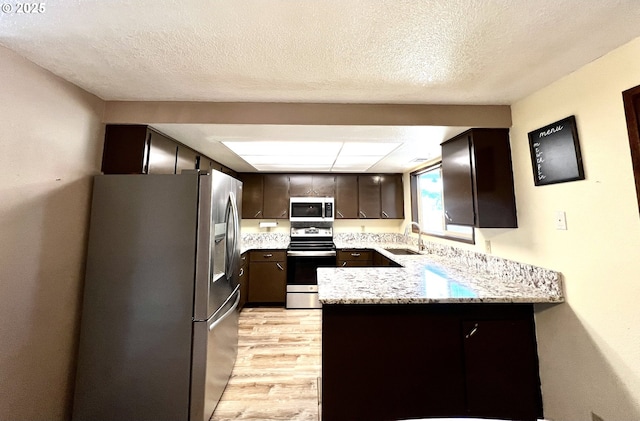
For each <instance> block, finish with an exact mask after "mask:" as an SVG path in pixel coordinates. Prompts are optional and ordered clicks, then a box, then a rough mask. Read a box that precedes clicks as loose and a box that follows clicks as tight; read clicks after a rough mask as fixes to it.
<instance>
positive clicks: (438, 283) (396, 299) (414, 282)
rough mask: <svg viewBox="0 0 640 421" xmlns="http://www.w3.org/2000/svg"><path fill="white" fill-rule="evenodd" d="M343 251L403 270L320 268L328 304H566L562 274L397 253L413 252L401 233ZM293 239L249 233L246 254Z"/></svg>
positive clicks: (471, 258) (359, 241) (361, 239)
mask: <svg viewBox="0 0 640 421" xmlns="http://www.w3.org/2000/svg"><path fill="white" fill-rule="evenodd" d="M334 242H335V244H336V247H337V248H338V249H346V248H367V249H373V250H376V251H378V252H379V253H381V254H382V255H384V256H386V257H388V258H390V259H391V260H393V261H395V262H396V263H398V264H400V265H401V266H402V267H348V268H319V269H318V296H319V299H320V302H321V303H323V304H416V303H418V304H419V303H561V302H563V301H564V295H563V291H562V278H561V275H560V273H558V272H555V271H552V270H549V269H544V268H541V267H537V266H532V265H527V264H524V263H519V262H515V261H511V260H507V259H502V258H499V257H496V256H493V255H486V254H482V253H477V252H473V251H469V250H463V249H460V248H457V247H453V246H447V245H442V244H436V243H431V242H427V243H426V250H425V251H422V252H420V254H418V255H394V254H392V253H390V252H388V251H387V250H386V249H387V248H408V249H412V250H414V251H417V247H416V246H415V244H413V245H411V244H407V243H405V240H404V237H403V236H401V235H398V234H379V235H376V234H366V235H364V234H363V235H358V234H349V235H336V236H335V237H334ZM288 245H289V237H288V236H287V235H267V236H265V235H260V234H256V235H243V239H242V252H243V253H244V252H245V251H247V250H250V249H286V248H287V246H288Z"/></svg>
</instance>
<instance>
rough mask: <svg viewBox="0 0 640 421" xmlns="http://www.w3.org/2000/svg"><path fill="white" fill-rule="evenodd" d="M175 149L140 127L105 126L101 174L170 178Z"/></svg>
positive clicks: (146, 128) (175, 145) (159, 135)
mask: <svg viewBox="0 0 640 421" xmlns="http://www.w3.org/2000/svg"><path fill="white" fill-rule="evenodd" d="M177 150H178V145H177V144H176V143H174V142H173V140H172V139H170V138H168V137H166V136H164V135H163V134H161V133H158V132H156V131H154V130H151V129H149V128H148V127H147V126H144V125H131V124H117V125H113V124H108V125H107V127H106V129H105V136H104V149H103V153H102V172H103V173H105V174H174V173H175V170H176V153H177Z"/></svg>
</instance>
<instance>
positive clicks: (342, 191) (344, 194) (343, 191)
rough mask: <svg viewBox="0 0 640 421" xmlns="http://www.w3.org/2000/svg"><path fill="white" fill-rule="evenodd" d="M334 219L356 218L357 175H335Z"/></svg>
mask: <svg viewBox="0 0 640 421" xmlns="http://www.w3.org/2000/svg"><path fill="white" fill-rule="evenodd" d="M335 207H336V215H335V218H336V219H357V218H358V176H357V175H338V176H336V193H335Z"/></svg>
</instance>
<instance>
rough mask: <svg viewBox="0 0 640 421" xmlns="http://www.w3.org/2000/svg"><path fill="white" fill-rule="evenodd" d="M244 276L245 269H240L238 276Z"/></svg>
mask: <svg viewBox="0 0 640 421" xmlns="http://www.w3.org/2000/svg"><path fill="white" fill-rule="evenodd" d="M243 275H244V268H240V275H238V277H240V276H243Z"/></svg>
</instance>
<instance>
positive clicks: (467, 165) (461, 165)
mask: <svg viewBox="0 0 640 421" xmlns="http://www.w3.org/2000/svg"><path fill="white" fill-rule="evenodd" d="M469 142H470V138H469V136H462V137H458V138H455V139H452V140H450V141H447V142H445V143H443V144H442V190H443V193H442V196H443V201H444V211H445V219H446V221H447V223H449V224H456V225H470V226H472V225H474V222H475V214H474V210H473V184H472V178H471V176H472V174H471V152H470V143H469Z"/></svg>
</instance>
